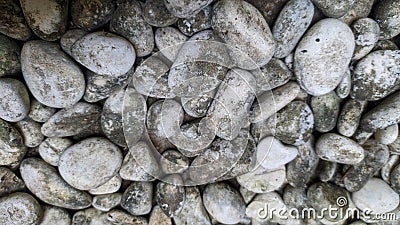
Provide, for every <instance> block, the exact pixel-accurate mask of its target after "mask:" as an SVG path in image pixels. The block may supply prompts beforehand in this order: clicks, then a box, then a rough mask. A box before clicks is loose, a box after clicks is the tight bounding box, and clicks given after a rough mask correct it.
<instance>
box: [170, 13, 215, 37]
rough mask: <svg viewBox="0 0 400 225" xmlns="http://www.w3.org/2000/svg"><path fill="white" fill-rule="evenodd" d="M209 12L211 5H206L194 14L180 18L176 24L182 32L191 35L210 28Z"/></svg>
mask: <svg viewBox="0 0 400 225" xmlns="http://www.w3.org/2000/svg"><path fill="white" fill-rule="evenodd" d="M211 12H212V7H211V6H207V7H205V8H203V9H202V10H200V12H198V13H196V14H194V15H191V16H189V17H187V18H180V19H179V20H178V22H177V26H178V28H179V30H180V31H181V32H182V33H183V34H185V35H187V36H192V35H193V34H195V33H197V32H199V31H202V30H206V29H209V28H211Z"/></svg>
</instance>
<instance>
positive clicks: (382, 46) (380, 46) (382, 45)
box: [372, 40, 399, 51]
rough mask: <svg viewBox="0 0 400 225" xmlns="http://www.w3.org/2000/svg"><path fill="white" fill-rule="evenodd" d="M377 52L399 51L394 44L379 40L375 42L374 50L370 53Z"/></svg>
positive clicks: (389, 41)
mask: <svg viewBox="0 0 400 225" xmlns="http://www.w3.org/2000/svg"><path fill="white" fill-rule="evenodd" d="M378 50H392V51H395V50H399V47H397V45H396V43H394V42H393V41H391V40H379V41H378V42H376V44H375V46H374V48H373V49H372V51H378Z"/></svg>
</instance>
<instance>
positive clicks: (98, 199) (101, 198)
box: [92, 193, 122, 212]
mask: <svg viewBox="0 0 400 225" xmlns="http://www.w3.org/2000/svg"><path fill="white" fill-rule="evenodd" d="M121 199H122V194H121V193H112V194H105V195H97V196H94V197H93V202H92V206H93V207H94V208H96V209H98V210H100V211H103V212H108V211H110V210H111V209H113V208H115V207H117V206H118V205H119V204H120V203H121Z"/></svg>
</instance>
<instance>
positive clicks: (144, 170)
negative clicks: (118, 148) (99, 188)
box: [119, 141, 160, 181]
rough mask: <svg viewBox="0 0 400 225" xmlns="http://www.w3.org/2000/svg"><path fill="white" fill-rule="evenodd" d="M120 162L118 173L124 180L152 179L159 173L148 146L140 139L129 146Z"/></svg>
mask: <svg viewBox="0 0 400 225" xmlns="http://www.w3.org/2000/svg"><path fill="white" fill-rule="evenodd" d="M129 149H130V150H129V152H128V154H126V156H125V159H124V161H123V163H122V166H121V169H120V171H119V175H120V176H121V177H122V179H124V180H131V181H153V180H155V177H157V176H158V175H159V173H160V166H159V164H158V161H157V160H156V158H155V156H154V154H153V153H152V151H151V149H150V146H149V145H148V144H147V143H145V142H143V141H140V142H138V143H137V144H136V145H133V146H130V148H129Z"/></svg>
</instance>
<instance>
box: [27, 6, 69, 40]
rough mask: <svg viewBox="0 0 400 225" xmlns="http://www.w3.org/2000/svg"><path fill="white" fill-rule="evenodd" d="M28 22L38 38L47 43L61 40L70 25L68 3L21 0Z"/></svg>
mask: <svg viewBox="0 0 400 225" xmlns="http://www.w3.org/2000/svg"><path fill="white" fill-rule="evenodd" d="M20 2H21V7H22V11H23V13H24V16H25V18H26V22H27V23H28V25H29V27H30V28H31V29H32V31H33V33H35V34H36V35H37V36H38V37H40V38H41V39H43V40H45V41H55V40H58V39H60V37H61V35H62V34H63V33H64V32H65V30H66V27H67V23H68V1H66V0H61V1H56V0H40V1H35V2H32V1H29V0H21V1H20Z"/></svg>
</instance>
